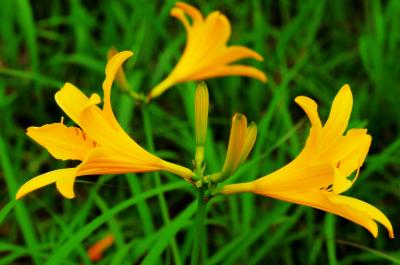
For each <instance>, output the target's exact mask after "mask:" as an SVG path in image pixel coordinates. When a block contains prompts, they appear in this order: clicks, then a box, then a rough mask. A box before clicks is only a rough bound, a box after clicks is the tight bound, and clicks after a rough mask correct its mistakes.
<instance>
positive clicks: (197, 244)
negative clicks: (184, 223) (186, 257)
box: [191, 187, 207, 265]
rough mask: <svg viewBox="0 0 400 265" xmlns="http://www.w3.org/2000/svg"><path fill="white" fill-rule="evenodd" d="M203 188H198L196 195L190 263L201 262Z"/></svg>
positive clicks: (204, 202)
mask: <svg viewBox="0 0 400 265" xmlns="http://www.w3.org/2000/svg"><path fill="white" fill-rule="evenodd" d="M204 190H205V188H204V187H201V188H199V192H198V197H197V200H198V206H197V214H196V220H195V224H194V229H195V230H194V231H195V236H194V241H193V252H192V261H191V265H198V264H203V262H202V247H203V241H204V233H205V225H204V220H205V217H206V206H207V200H206V198H205V197H204Z"/></svg>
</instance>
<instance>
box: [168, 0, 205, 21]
mask: <svg viewBox="0 0 400 265" xmlns="http://www.w3.org/2000/svg"><path fill="white" fill-rule="evenodd" d="M175 5H176V7H177V8H179V9H181V10H182V11H183V12H185V13H186V14H188V15H189V16H190V18H191V19H192V23H193V25H194V26H197V25H198V24H200V23H202V22H203V21H204V18H203V15H202V14H201V12H200V11H199V10H198V9H197V8H195V7H193V6H191V5H189V4H186V3H184V2H177V3H176V4H175Z"/></svg>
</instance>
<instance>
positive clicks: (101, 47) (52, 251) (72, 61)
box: [0, 0, 400, 265]
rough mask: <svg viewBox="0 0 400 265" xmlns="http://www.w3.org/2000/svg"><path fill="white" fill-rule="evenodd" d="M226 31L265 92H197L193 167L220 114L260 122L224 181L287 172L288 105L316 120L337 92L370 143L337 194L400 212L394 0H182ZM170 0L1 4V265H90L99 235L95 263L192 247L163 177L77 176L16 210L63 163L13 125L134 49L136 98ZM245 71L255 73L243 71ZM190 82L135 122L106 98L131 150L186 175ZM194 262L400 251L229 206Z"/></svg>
mask: <svg viewBox="0 0 400 265" xmlns="http://www.w3.org/2000/svg"><path fill="white" fill-rule="evenodd" d="M192 4H194V5H196V6H198V7H199V8H200V9H201V10H202V11H203V12H205V13H208V12H210V11H212V10H215V9H218V10H220V11H222V12H223V13H225V14H227V16H228V17H229V19H230V20H231V22H232V27H233V33H232V40H231V43H234V44H243V45H246V46H248V47H250V48H252V49H255V50H256V51H258V52H259V53H261V54H262V55H263V56H264V58H265V61H264V62H261V63H254V65H256V66H257V67H259V68H261V69H262V70H263V71H265V72H266V73H267V75H268V77H269V82H268V83H267V84H263V83H261V82H259V81H256V80H250V79H248V78H240V77H224V78H218V79H212V80H209V81H207V83H208V87H209V90H210V101H211V103H210V104H211V105H210V121H209V131H208V139H207V145H206V165H207V170H209V171H210V172H212V171H216V170H218V169H219V168H220V167H221V166H222V164H223V161H224V158H225V153H226V147H227V140H228V133H229V127H230V117H231V116H232V115H233V113H234V112H241V113H244V114H246V116H247V117H248V118H249V120H253V121H255V122H256V123H257V124H258V128H259V134H258V138H257V142H256V146H255V148H254V150H253V152H252V153H251V155H250V157H249V159H248V161H247V162H246V163H245V164H244V165H243V166H242V167H241V168H240V170H238V172H237V173H236V174H235V176H233V178H231V179H230V180H229V181H231V182H233V181H246V180H252V179H254V178H256V177H260V176H263V175H265V174H266V173H268V172H271V171H272V170H274V169H276V168H278V167H280V166H282V165H284V164H285V163H287V162H288V161H289V160H290V159H292V158H293V157H295V156H296V154H297V153H298V152H299V150H300V149H301V148H302V145H303V142H304V139H305V136H306V134H307V132H308V128H309V125H308V124H307V122H306V121H305V118H304V114H303V112H302V111H300V109H299V108H298V107H297V106H296V105H295V104H294V101H293V100H294V98H295V97H296V96H297V95H307V96H310V97H312V98H315V99H317V101H318V103H319V105H320V112H321V113H322V116H323V117H327V114H328V111H329V109H330V102H331V100H332V99H333V97H334V95H335V94H336V93H337V91H338V89H339V88H340V87H341V86H342V85H343V84H345V83H349V84H350V86H351V87H352V90H353V95H354V100H355V102H354V108H353V114H352V117H351V124H350V127H356V126H365V127H367V128H368V129H369V131H370V133H371V134H372V136H373V143H372V149H371V152H370V155H369V157H368V159H367V162H366V164H365V166H364V167H363V168H362V170H361V175H360V178H359V180H358V182H357V183H356V185H355V186H354V188H352V189H351V190H350V193H351V194H352V196H353V195H354V196H355V197H358V198H361V199H363V200H365V201H368V202H370V203H373V204H374V205H376V206H378V207H379V208H380V209H382V210H383V212H385V213H386V214H387V215H388V216H389V218H390V219H391V220H392V221H393V225H394V227H395V229H396V231H398V224H399V220H400V215H399V211H398V203H399V200H400V196H399V194H400V193H399V190H400V178H399V177H400V176H399V175H400V163H399V157H400V138H399V134H400V119H399V117H398V115H399V106H398V99H399V98H400V87H399V83H400V64H399V63H398V58H400V31H399V27H400V2H399V1H397V0H389V1H374V0H370V1H357V2H353V1H317V0H306V1H287V0H282V1H261V0H252V1H233V0H221V1H194V2H192ZM173 5H174V1H164V2H163V3H161V2H160V3H159V2H158V1H144V0H138V1H128V0H123V1H100V2H93V1H81V0H71V1H49V3H47V4H46V5H45V6H44V3H43V2H40V1H27V0H15V1H12V0H5V1H0V25H1V27H0V28H1V29H0V111H1V115H0V165H1V172H0V185H1V187H3V188H2V189H0V224H1V226H0V264H36V265H39V264H49V265H50V264H94V262H91V261H90V260H89V258H88V257H87V253H86V251H87V248H88V246H89V245H91V244H92V243H93V242H96V241H98V240H99V239H100V238H102V236H104V235H105V234H108V233H112V234H113V235H114V236H115V238H116V242H115V244H114V245H113V247H111V248H110V249H109V250H107V251H106V253H105V255H104V257H103V259H102V260H101V261H100V262H98V263H97V264H139V263H140V262H143V264H188V263H189V262H190V258H191V247H192V242H193V238H194V236H195V234H194V231H193V230H192V227H193V226H192V224H193V222H194V214H195V211H196V203H195V195H196V190H195V189H194V188H192V187H191V186H190V185H189V184H187V183H184V182H183V181H181V180H180V179H177V178H176V177H175V176H172V175H169V174H161V175H160V174H157V173H152V174H138V175H134V174H128V175H126V176H123V175H120V176H99V177H85V178H79V179H80V180H79V181H78V182H77V184H76V193H77V198H76V199H74V200H71V201H69V200H64V199H61V197H60V195H59V194H57V191H56V189H55V188H54V187H47V188H43V189H42V190H40V191H36V192H34V193H32V194H30V195H29V196H27V197H26V198H25V199H23V200H22V201H19V202H15V201H14V196H15V192H16V189H17V188H18V187H19V186H20V185H21V184H22V183H23V182H25V181H27V180H28V179H30V178H32V177H34V176H36V175H38V174H40V173H43V172H46V171H48V170H50V169H56V168H59V167H62V166H64V165H65V164H64V163H60V162H56V161H55V160H54V159H53V158H52V157H50V155H49V154H48V153H47V152H46V151H45V150H43V149H42V148H40V147H39V146H38V145H36V144H35V143H33V142H32V141H31V140H29V139H28V138H27V137H26V136H25V133H24V132H25V128H26V127H28V126H31V125H38V126H39V125H42V124H45V123H51V122H57V121H59V120H60V117H61V116H62V115H63V113H62V112H61V110H60V109H58V107H57V105H56V104H55V101H54V98H53V95H54V93H55V92H56V91H57V90H58V89H59V88H60V87H61V85H62V84H63V83H64V82H66V81H68V82H72V83H74V84H76V85H77V86H78V87H80V88H81V89H82V90H84V91H85V93H86V94H90V93H92V92H98V93H99V92H101V91H100V89H101V83H102V81H103V79H104V66H105V63H106V54H107V51H108V49H110V48H111V47H116V48H117V49H118V50H133V51H134V52H135V56H134V57H133V59H130V60H129V61H128V62H127V64H126V65H125V72H126V75H127V78H128V81H129V84H130V86H131V87H132V88H133V89H134V90H135V91H138V92H144V93H146V92H148V91H149V90H150V89H151V88H152V87H153V86H154V85H155V84H157V82H159V81H161V80H162V78H163V77H165V76H166V75H167V74H168V72H169V71H170V70H171V69H172V67H173V65H174V64H175V63H176V62H177V60H178V58H179V56H180V54H181V52H182V49H183V45H184V42H185V34H184V29H183V27H182V26H181V25H180V23H179V22H177V21H176V20H175V19H174V18H171V17H169V15H168V13H169V10H170V9H171V7H172V6H173ZM248 63H249V64H252V63H253V62H252V61H249V62H248ZM193 95H194V84H192V83H189V84H181V85H178V86H176V87H174V88H173V89H170V90H169V91H168V92H167V93H165V94H164V95H163V96H162V97H160V98H158V99H157V100H155V102H153V103H152V104H151V105H150V106H149V107H148V108H147V109H146V110H145V111H144V112H143V113H142V112H141V110H140V109H139V108H137V107H136V105H135V102H134V101H133V100H132V99H131V98H130V97H128V96H127V95H125V94H124V93H122V92H121V91H119V90H118V89H117V86H115V87H114V90H113V95H112V101H113V105H114V106H116V107H115V108H116V112H117V117H118V120H119V121H120V122H121V124H122V126H123V127H124V128H125V129H126V130H127V131H128V132H129V133H130V134H131V135H132V136H133V137H134V139H135V140H137V141H138V142H139V143H140V144H141V145H142V146H145V147H146V148H147V149H148V150H150V151H153V152H154V153H156V154H157V155H159V156H161V157H163V158H167V159H169V160H172V161H178V162H179V163H181V164H183V165H186V166H187V167H191V165H192V159H193V156H194V143H195V139H194V131H193V121H194V116H193V108H194V102H193ZM206 210H207V219H206V225H207V226H206V230H207V236H206V240H205V241H204V243H203V244H204V247H203V248H204V249H205V253H204V256H205V257H206V264H330V265H332V264H344V265H346V264H355V263H363V264H366V263H371V264H388V263H393V264H400V252H399V249H398V246H399V244H398V243H396V241H395V240H389V239H388V238H387V235H386V234H385V231H381V233H380V236H379V238H377V239H373V238H372V237H371V236H370V234H369V233H368V232H367V231H365V230H364V229H362V228H361V227H358V226H356V225H355V224H353V223H351V222H348V221H346V220H344V219H341V218H337V217H335V216H332V215H329V214H326V213H322V212H320V211H317V210H314V209H309V208H306V207H300V206H295V205H291V204H288V203H283V202H279V201H274V200H272V199H268V198H265V197H257V196H254V195H250V194H242V195H236V196H230V197H222V196H221V197H216V198H215V199H213V200H212V201H211V202H210V204H209V205H208V208H207V209H206Z"/></svg>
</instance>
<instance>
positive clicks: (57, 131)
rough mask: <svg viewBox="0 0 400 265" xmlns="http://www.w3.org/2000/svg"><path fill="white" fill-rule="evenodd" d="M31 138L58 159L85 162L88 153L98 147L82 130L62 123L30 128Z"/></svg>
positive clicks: (28, 132)
mask: <svg viewBox="0 0 400 265" xmlns="http://www.w3.org/2000/svg"><path fill="white" fill-rule="evenodd" d="M26 134H27V135H28V136H29V137H31V138H32V139H33V140H35V141H36V142H37V143H39V144H40V145H41V146H43V147H44V148H46V149H47V151H49V153H50V154H51V155H52V156H53V157H54V158H56V159H61V160H68V159H72V160H84V159H85V156H86V155H87V153H88V152H89V151H90V150H91V149H92V148H94V147H95V146H96V143H95V142H94V141H92V140H91V139H90V138H89V137H88V136H87V135H86V134H85V133H84V132H83V131H82V130H81V129H79V128H77V127H67V126H65V125H64V124H62V123H52V124H46V125H44V126H41V127H29V128H28V130H27V133H26Z"/></svg>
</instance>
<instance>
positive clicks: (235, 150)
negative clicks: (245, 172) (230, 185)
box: [222, 113, 247, 178]
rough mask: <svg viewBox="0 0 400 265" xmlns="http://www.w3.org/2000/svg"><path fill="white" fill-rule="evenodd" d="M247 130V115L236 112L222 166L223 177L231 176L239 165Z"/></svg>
mask: <svg viewBox="0 0 400 265" xmlns="http://www.w3.org/2000/svg"><path fill="white" fill-rule="evenodd" d="M246 131H247V119H246V116H244V115H242V114H240V113H236V114H235V115H234V116H233V118H232V127H231V134H230V136H229V144H228V151H227V153H226V159H225V163H224V166H223V168H222V178H226V177H229V176H231V175H232V174H233V173H234V172H235V171H236V169H237V167H238V166H239V162H240V157H241V153H242V148H243V144H244V140H245V136H246Z"/></svg>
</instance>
